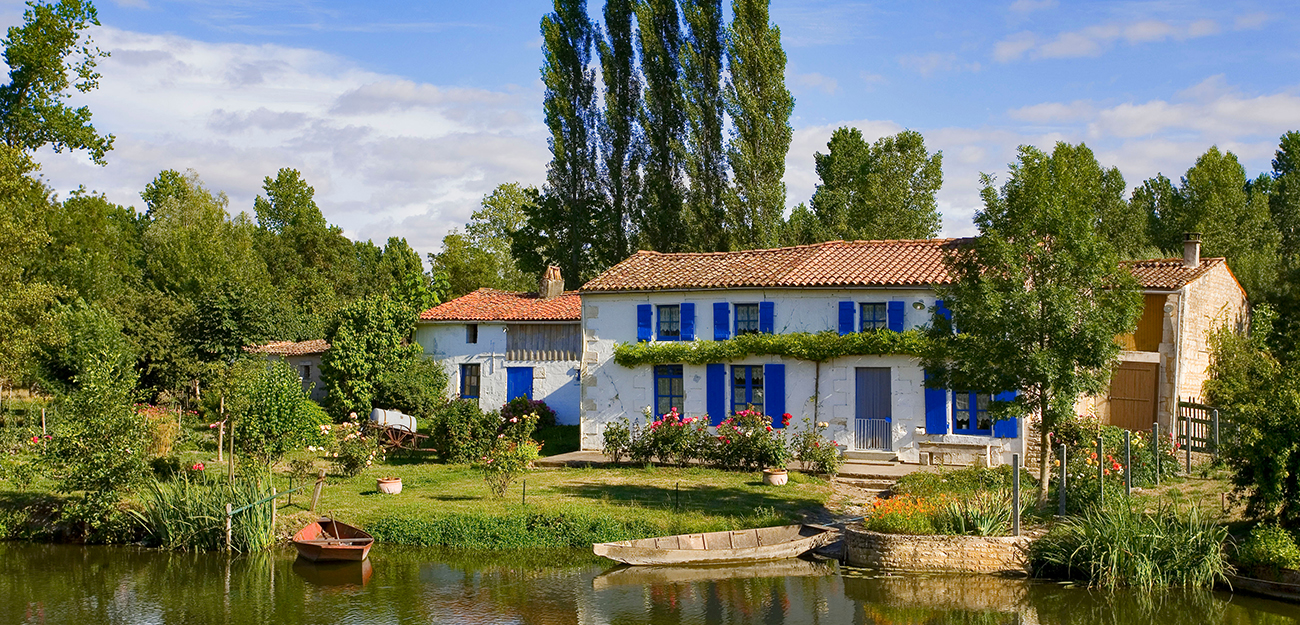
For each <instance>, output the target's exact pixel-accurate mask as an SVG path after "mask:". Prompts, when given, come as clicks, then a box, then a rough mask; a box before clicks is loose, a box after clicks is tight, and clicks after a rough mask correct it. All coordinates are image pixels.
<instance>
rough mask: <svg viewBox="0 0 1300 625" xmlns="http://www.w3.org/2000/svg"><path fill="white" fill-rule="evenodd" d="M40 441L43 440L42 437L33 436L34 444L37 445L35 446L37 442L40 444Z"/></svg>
mask: <svg viewBox="0 0 1300 625" xmlns="http://www.w3.org/2000/svg"><path fill="white" fill-rule="evenodd" d="M40 440H41V437H39V436H33V437H32V444H33V445H35V444H36V443H37V442H39V441H40Z"/></svg>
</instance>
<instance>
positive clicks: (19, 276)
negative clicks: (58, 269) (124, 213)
mask: <svg viewBox="0 0 1300 625" xmlns="http://www.w3.org/2000/svg"><path fill="white" fill-rule="evenodd" d="M35 169H36V164H35V163H34V162H33V161H32V160H31V159H30V158H29V157H28V156H27V155H25V154H23V153H22V152H20V151H18V150H14V149H11V148H8V147H4V146H0V249H2V250H4V251H5V253H4V254H2V255H0V377H4V378H8V379H11V380H13V379H22V378H24V377H26V376H27V375H28V374H29V373H30V372H29V365H30V358H31V356H32V354H33V353H35V352H36V351H37V350H38V349H40V346H41V345H42V344H46V343H50V342H53V341H57V340H58V334H59V327H58V325H57V324H56V323H55V312H56V309H55V304H56V301H57V300H56V298H57V297H58V296H59V295H60V290H59V289H58V288H57V287H56V286H54V284H51V283H49V282H47V276H44V275H41V274H36V273H35V272H30V273H29V269H28V267H29V266H30V265H29V259H36V258H38V257H39V256H40V255H41V253H42V252H43V251H44V250H46V249H48V247H49V243H50V237H49V236H48V235H47V234H46V231H45V229H44V228H42V227H41V218H42V216H44V215H45V214H47V213H49V212H50V211H51V210H53V207H54V206H55V204H54V202H52V201H51V200H50V197H49V196H50V190H49V189H48V188H46V187H45V185H43V184H41V182H40V180H39V179H37V178H35V177H33V176H32V175H31V174H32V172H33V171H35Z"/></svg>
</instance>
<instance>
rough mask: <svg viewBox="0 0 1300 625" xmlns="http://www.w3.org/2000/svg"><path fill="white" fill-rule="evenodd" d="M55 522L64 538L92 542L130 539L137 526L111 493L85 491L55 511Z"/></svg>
mask: <svg viewBox="0 0 1300 625" xmlns="http://www.w3.org/2000/svg"><path fill="white" fill-rule="evenodd" d="M59 525H60V526H61V527H62V530H63V533H64V538H65V539H67V540H72V541H79V542H86V543H95V544H123V543H129V542H134V541H135V540H136V538H137V531H138V529H139V527H138V526H137V525H136V524H135V523H133V522H132V519H131V517H130V516H129V514H128V513H127V512H126V511H125V510H123V509H122V506H121V505H120V504H119V502H118V499H117V494H116V493H113V492H105V491H95V492H87V493H86V494H85V496H83V497H81V498H80V499H73V500H72V501H69V502H68V503H66V504H64V505H63V508H62V509H60V510H59Z"/></svg>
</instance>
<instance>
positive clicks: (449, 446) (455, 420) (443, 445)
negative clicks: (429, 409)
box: [429, 399, 501, 464]
mask: <svg viewBox="0 0 1300 625" xmlns="http://www.w3.org/2000/svg"><path fill="white" fill-rule="evenodd" d="M500 423H501V415H500V414H498V413H496V412H488V413H485V412H483V410H481V409H480V408H479V407H478V401H477V400H473V399H455V400H452V401H450V402H448V403H447V405H446V406H444V407H443V408H442V410H440V411H438V414H437V415H436V416H435V418H434V421H433V425H432V427H431V428H430V431H431V434H430V437H429V438H430V443H432V445H433V447H434V448H435V449H437V450H439V453H440V455H441V456H442V459H443V460H446V461H447V462H454V463H457V464H466V463H470V462H474V461H475V460H478V459H479V458H480V457H482V456H484V455H487V450H488V445H489V444H490V443H491V441H492V440H493V439H494V438H495V437H496V435H497V429H498V426H499V425H500Z"/></svg>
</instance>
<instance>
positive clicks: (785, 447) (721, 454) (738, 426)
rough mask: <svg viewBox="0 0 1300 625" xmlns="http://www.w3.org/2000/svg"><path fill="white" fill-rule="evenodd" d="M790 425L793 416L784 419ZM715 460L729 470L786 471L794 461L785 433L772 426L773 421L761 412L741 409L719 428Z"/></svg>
mask: <svg viewBox="0 0 1300 625" xmlns="http://www.w3.org/2000/svg"><path fill="white" fill-rule="evenodd" d="M782 424H783V425H786V426H788V425H790V415H788V414H787V415H785V416H784V418H783V419H782ZM715 429H716V431H717V437H716V441H717V442H716V443H714V449H713V460H714V462H715V463H716V464H718V465H719V466H722V467H726V468H729V469H741V470H745V471H752V470H754V469H764V468H774V469H784V468H785V465H786V463H788V462H789V461H790V457H791V450H790V445H789V444H788V443H787V442H786V440H785V436H786V433H785V430H784V429H777V428H774V427H772V418H771V417H769V416H767V415H764V414H763V413H761V412H759V411H757V410H739V411H736V412H735V413H734V414H732V415H731V416H729V417H727V418H726V419H723V420H722V423H719V424H718V427H717V428H715Z"/></svg>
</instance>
